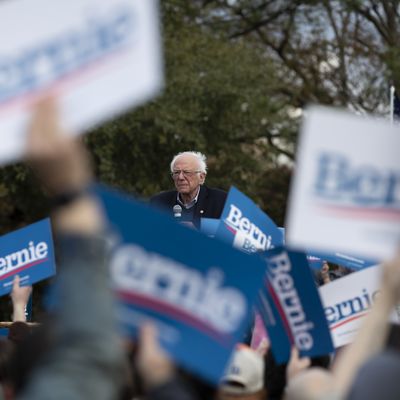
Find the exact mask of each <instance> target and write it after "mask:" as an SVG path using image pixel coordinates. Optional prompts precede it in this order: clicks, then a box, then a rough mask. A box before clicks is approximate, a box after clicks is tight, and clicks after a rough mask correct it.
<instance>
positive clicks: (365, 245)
mask: <svg viewBox="0 0 400 400" xmlns="http://www.w3.org/2000/svg"><path fill="white" fill-rule="evenodd" d="M399 149H400V134H399V129H398V127H395V126H391V125H390V124H389V122H388V121H380V120H377V119H373V118H367V117H360V116H354V115H351V114H349V113H345V112H339V111H336V110H332V109H327V108H321V107H315V108H311V109H310V110H308V112H307V115H306V117H305V122H304V126H303V129H302V133H301V137H300V142H299V147H298V154H297V164H296V170H295V175H294V177H293V180H292V187H291V191H290V202H289V213H288V216H287V232H286V238H287V244H288V245H290V246H291V247H293V248H296V249H300V250H304V249H305V250H307V251H312V252H314V251H316V252H320V253H329V254H333V253H337V252H339V253H342V254H350V255H352V256H353V257H355V258H359V259H361V260H383V259H390V258H391V257H393V256H394V254H395V252H396V249H397V247H398V246H399V243H400V163H399Z"/></svg>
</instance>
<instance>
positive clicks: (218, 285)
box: [98, 188, 266, 384]
mask: <svg viewBox="0 0 400 400" xmlns="http://www.w3.org/2000/svg"><path fill="white" fill-rule="evenodd" d="M98 194H99V195H100V198H101V200H102V202H103V204H104V207H105V210H106V214H107V215H108V218H109V220H110V221H111V223H112V224H113V226H114V229H115V230H116V232H117V234H118V235H119V236H120V243H119V244H118V245H117V246H116V248H115V251H114V252H113V255H112V259H111V275H112V280H113V285H114V288H115V290H116V293H117V297H118V298H119V300H120V307H119V313H118V314H119V319H120V321H121V322H122V325H123V329H124V331H125V333H126V334H128V335H130V336H132V337H135V336H136V333H137V328H138V326H140V325H141V324H142V323H143V321H146V320H152V321H153V322H154V323H155V324H156V325H157V326H158V329H159V332H160V341H161V344H162V345H163V346H164V347H165V349H166V350H167V351H168V353H169V354H171V356H172V357H173V358H174V359H175V360H176V361H177V362H178V363H179V364H181V365H182V366H184V367H186V368H188V369H191V370H192V371H193V372H195V373H197V374H198V375H200V376H202V377H203V378H205V379H207V380H209V381H210V382H212V383H214V384H217V383H218V382H219V380H220V378H221V376H222V374H223V371H224V368H225V365H226V363H227V361H228V359H229V356H230V354H231V351H232V349H233V347H234V346H235V344H236V343H237V342H239V341H240V340H241V338H242V337H243V334H244V332H245V330H246V328H247V327H248V326H249V323H250V319H251V316H252V312H251V311H252V307H253V306H254V304H255V303H256V301H257V293H258V291H259V289H260V288H261V285H262V278H263V276H264V275H265V269H266V267H265V262H264V261H263V260H261V259H260V258H259V257H256V256H252V255H248V254H244V253H242V252H239V251H237V250H235V249H232V248H231V247H230V246H228V245H226V244H224V243H221V242H220V241H217V240H213V239H210V238H208V237H207V236H205V235H203V234H201V233H199V232H197V231H195V230H193V229H187V228H185V227H182V226H180V225H179V224H176V223H175V222H174V221H172V220H171V219H170V218H169V217H168V216H165V215H164V214H162V213H160V212H159V211H158V210H154V209H150V208H149V207H147V206H146V205H144V204H141V203H138V202H136V201H134V200H133V199H129V198H128V197H127V196H124V195H121V194H117V193H116V192H113V191H111V190H108V189H105V188H99V189H98ZM210 354H212V360H211V361H210Z"/></svg>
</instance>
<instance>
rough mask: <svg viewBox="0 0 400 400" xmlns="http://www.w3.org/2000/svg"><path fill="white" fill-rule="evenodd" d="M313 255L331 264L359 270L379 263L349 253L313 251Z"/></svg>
mask: <svg viewBox="0 0 400 400" xmlns="http://www.w3.org/2000/svg"><path fill="white" fill-rule="evenodd" d="M313 256H315V257H318V258H320V259H322V260H325V261H328V262H330V263H333V264H337V265H341V266H343V267H347V268H350V269H353V270H357V271H358V270H361V269H364V268H368V267H372V266H373V265H377V264H379V261H377V260H375V261H373V260H366V259H364V258H360V257H357V256H354V255H351V254H343V253H338V252H337V253H321V252H313Z"/></svg>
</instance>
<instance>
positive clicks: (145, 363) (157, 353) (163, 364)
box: [136, 324, 175, 388]
mask: <svg viewBox="0 0 400 400" xmlns="http://www.w3.org/2000/svg"><path fill="white" fill-rule="evenodd" d="M136 366H137V368H138V371H139V373H140V375H141V377H142V379H143V381H144V384H145V385H146V386H147V387H148V388H152V387H155V386H159V385H161V384H163V383H165V382H167V381H169V380H170V379H172V378H173V376H174V374H175V367H174V365H173V363H172V362H171V361H170V359H169V357H168V356H167V354H166V353H165V352H164V350H163V349H162V348H161V346H160V344H159V342H158V339H157V330H156V328H155V326H154V325H152V324H144V325H143V326H142V327H141V329H140V334H139V350H138V354H137V359H136Z"/></svg>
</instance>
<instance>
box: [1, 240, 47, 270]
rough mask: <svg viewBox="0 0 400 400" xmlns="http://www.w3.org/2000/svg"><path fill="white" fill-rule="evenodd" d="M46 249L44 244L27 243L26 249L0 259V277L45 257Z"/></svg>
mask: <svg viewBox="0 0 400 400" xmlns="http://www.w3.org/2000/svg"><path fill="white" fill-rule="evenodd" d="M47 254H48V247H47V243H46V242H39V243H38V244H36V245H35V244H34V242H29V243H28V247H27V248H23V249H21V250H18V251H16V252H14V253H11V254H7V255H5V256H4V257H0V276H2V275H4V274H6V273H8V272H10V271H12V270H15V269H17V268H20V267H23V266H25V265H29V264H31V263H33V262H35V261H38V260H42V259H44V258H46V257H47Z"/></svg>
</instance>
